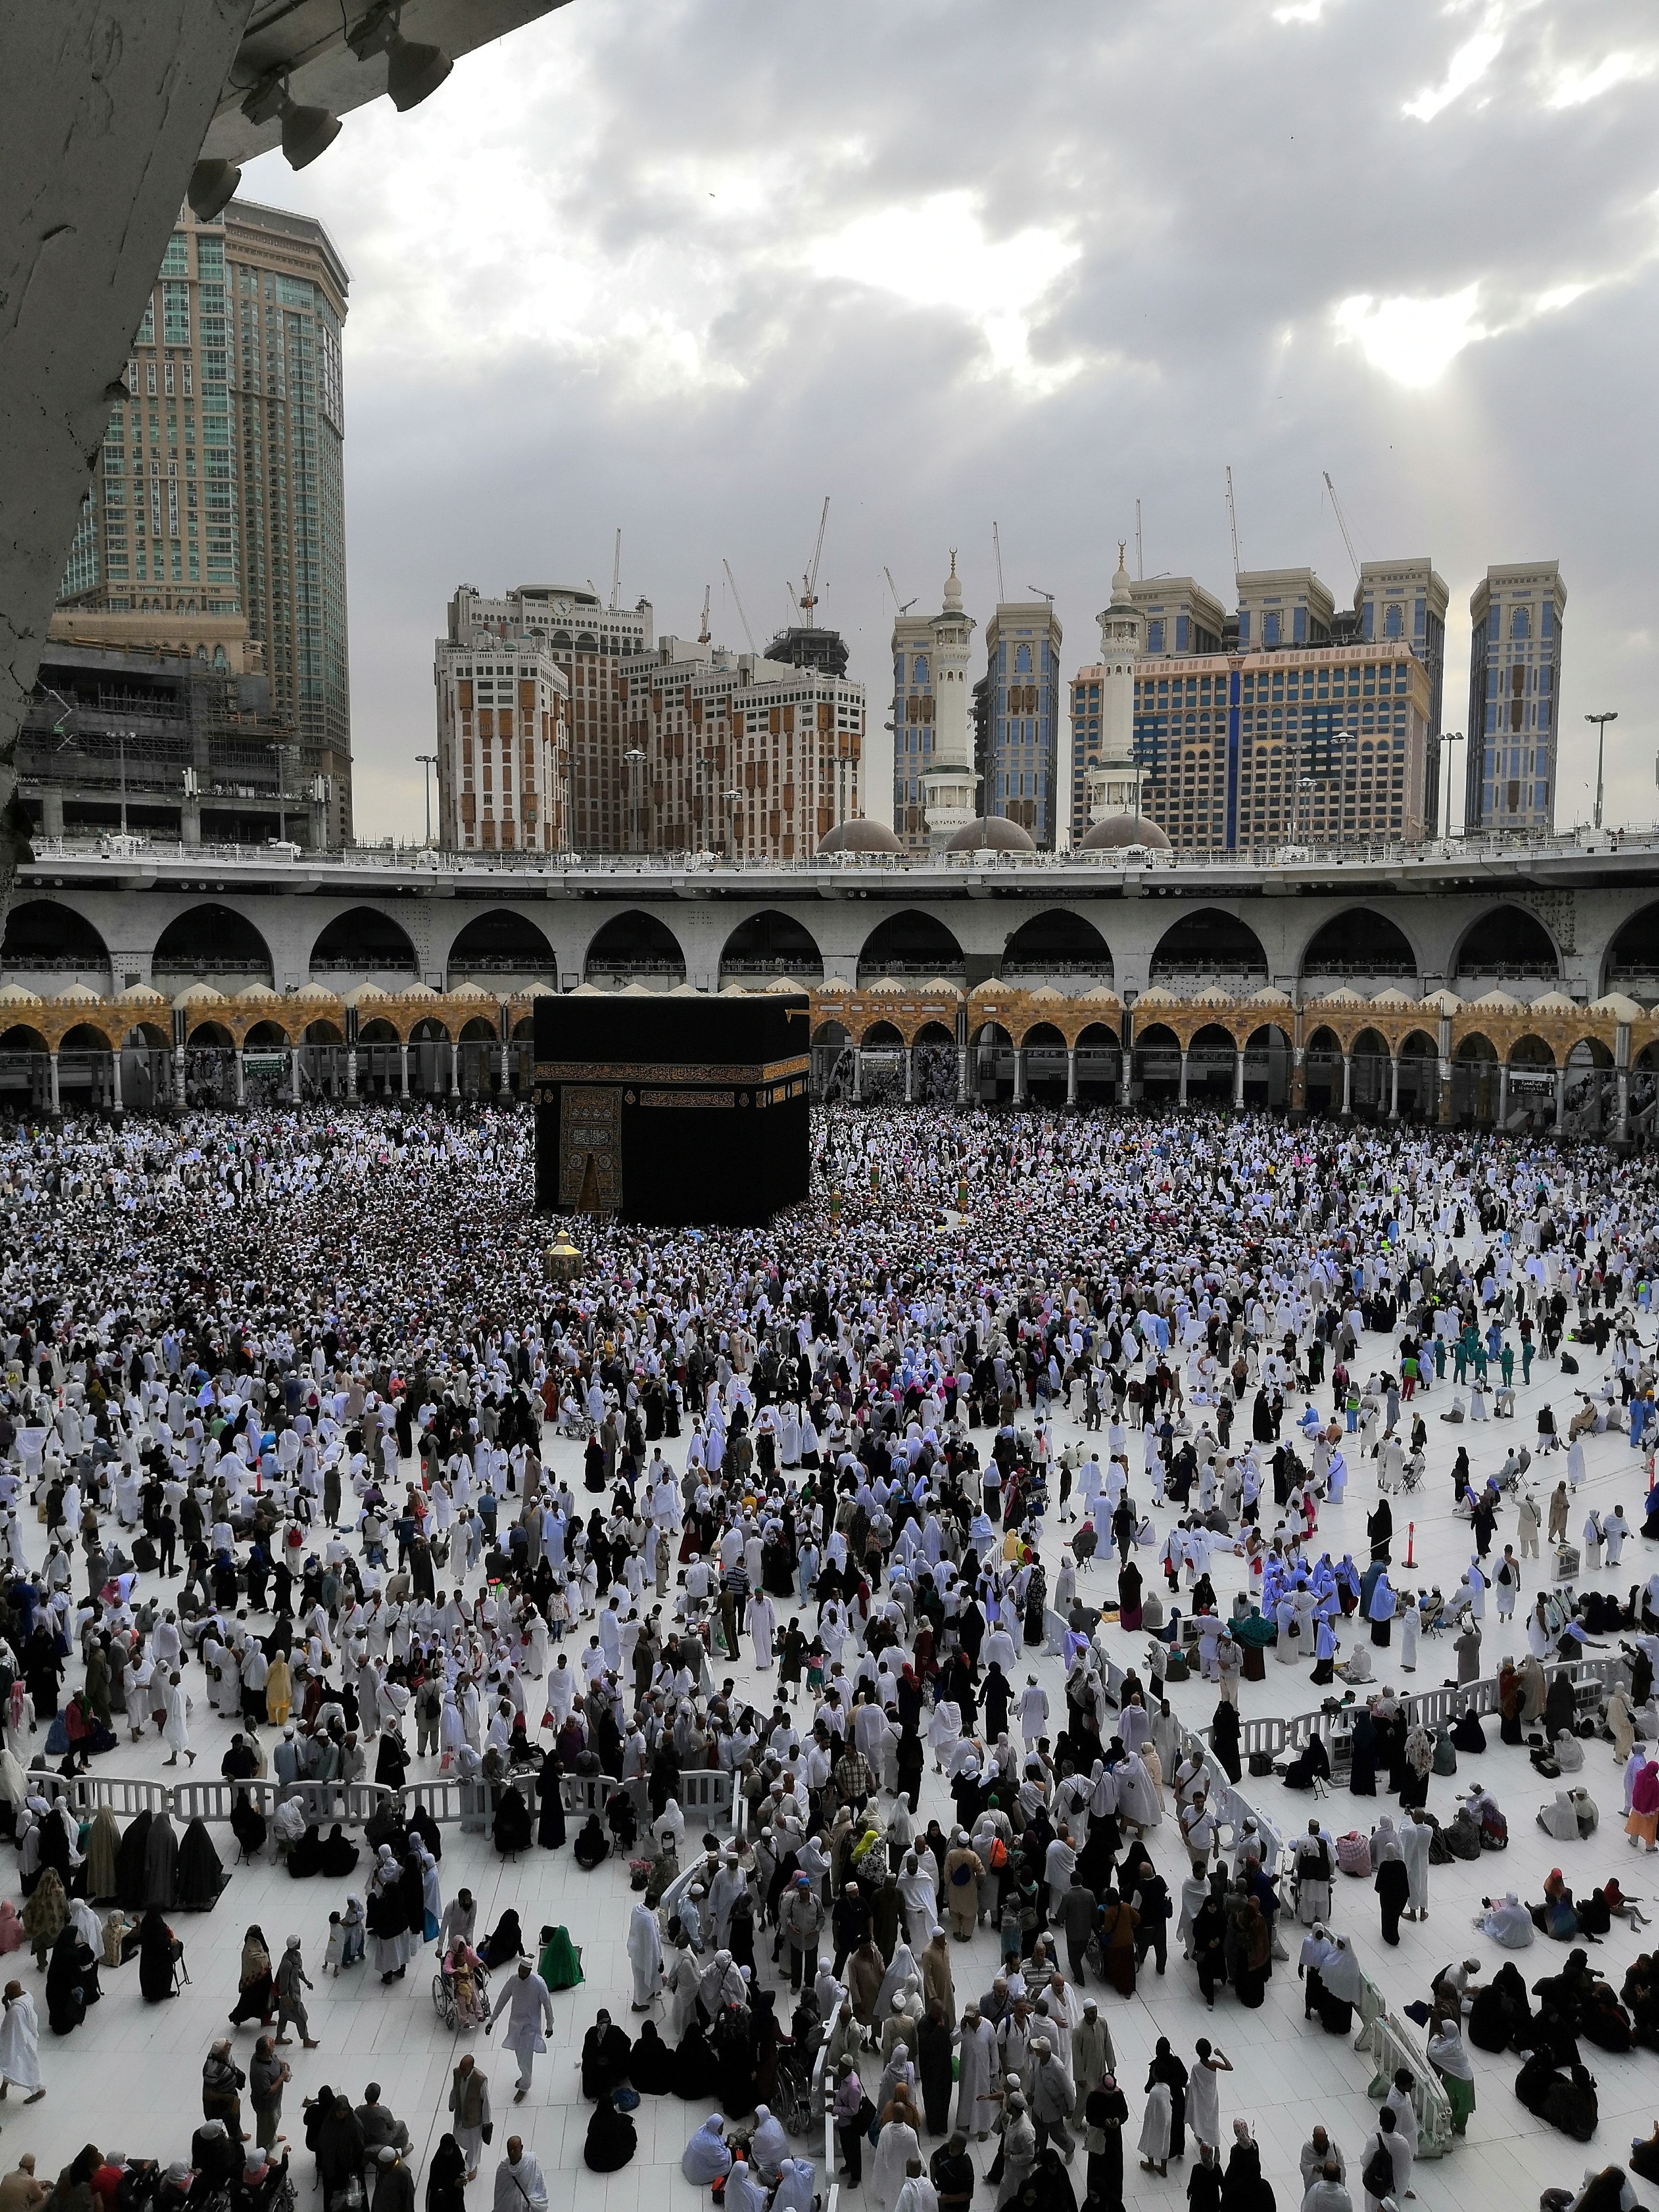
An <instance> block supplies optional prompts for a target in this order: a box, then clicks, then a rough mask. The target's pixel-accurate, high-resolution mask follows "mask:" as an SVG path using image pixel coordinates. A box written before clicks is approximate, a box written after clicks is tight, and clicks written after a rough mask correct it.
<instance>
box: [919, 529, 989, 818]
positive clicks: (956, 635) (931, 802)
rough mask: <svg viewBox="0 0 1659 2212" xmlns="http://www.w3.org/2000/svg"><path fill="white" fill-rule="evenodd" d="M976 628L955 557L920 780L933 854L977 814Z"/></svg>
mask: <svg viewBox="0 0 1659 2212" xmlns="http://www.w3.org/2000/svg"><path fill="white" fill-rule="evenodd" d="M974 628H975V625H974V622H973V619H972V617H970V616H969V615H965V614H964V613H963V611H962V586H961V584H960V583H959V582H958V581H957V556H956V555H955V553H954V552H952V554H951V573H950V574H949V576H947V577H946V579H945V605H944V607H943V609H942V610H941V611H940V612H939V613H938V614H936V615H935V616H934V617H933V623H932V629H933V757H932V759H931V761H930V763H929V765H928V768H927V773H926V774H925V775H924V776H923V777H922V795H923V797H924V798H925V799H926V801H927V842H928V843H929V845H930V846H932V847H933V850H934V851H935V852H939V851H941V850H943V848H945V846H946V845H948V844H949V843H950V842H951V838H952V837H954V836H956V834H957V830H958V829H964V828H966V826H967V824H968V823H970V822H971V821H973V820H974V818H975V816H976V815H977V814H978V812H979V805H978V793H979V777H978V776H977V775H975V771H974V741H973V736H972V732H971V730H970V726H969V714H968V650H969V643H970V641H971V640H972V638H973V635H974Z"/></svg>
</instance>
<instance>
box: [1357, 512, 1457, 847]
mask: <svg viewBox="0 0 1659 2212" xmlns="http://www.w3.org/2000/svg"><path fill="white" fill-rule="evenodd" d="M1446 605H1447V595H1446V586H1445V582H1444V580H1443V578H1441V577H1440V576H1438V575H1437V574H1435V567H1434V563H1433V562H1432V561H1431V560H1430V559H1429V558H1428V557H1427V556H1426V555H1425V556H1423V557H1422V558H1420V559H1416V560H1407V561H1362V562H1360V564H1359V581H1358V585H1357V586H1356V587H1355V590H1354V595H1353V610H1354V616H1355V619H1356V622H1357V624H1358V635H1359V638H1360V640H1361V641H1362V642H1364V644H1366V645H1370V644H1372V643H1374V642H1375V643H1379V644H1385V645H1391V644H1394V643H1395V642H1396V641H1401V640H1403V641H1405V642H1406V643H1407V644H1408V645H1409V646H1410V647H1411V649H1412V651H1413V653H1414V654H1415V656H1416V658H1417V659H1419V660H1420V661H1421V662H1422V664H1423V665H1424V667H1425V669H1426V670H1427V671H1428V678H1429V729H1428V744H1427V749H1426V751H1425V755H1424V765H1423V773H1424V789H1423V799H1424V806H1423V818H1424V822H1425V825H1426V829H1427V834H1428V835H1429V836H1435V834H1436V833H1437V830H1438V829H1439V827H1440V726H1441V725H1440V716H1441V709H1442V699H1443V691H1444V686H1445V672H1446Z"/></svg>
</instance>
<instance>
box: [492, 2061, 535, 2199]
mask: <svg viewBox="0 0 1659 2212" xmlns="http://www.w3.org/2000/svg"><path fill="white" fill-rule="evenodd" d="M519 2093H520V2096H522V2095H523V2094H524V2092H523V2091H522V2090H520V2092H519ZM493 2212H547V2184H546V2182H545V2181H544V2179H543V2178H542V2169H541V2166H540V2164H539V2162H538V2160H537V2158H536V2155H535V2154H534V2152H533V2151H527V2150H526V2148H525V2147H524V2142H523V2139H522V2138H521V2137H520V2136H508V2137H507V2156H506V2157H505V2158H504V2159H503V2160H501V2164H500V2165H499V2166H497V2167H496V2168H495V2203H494V2207H493Z"/></svg>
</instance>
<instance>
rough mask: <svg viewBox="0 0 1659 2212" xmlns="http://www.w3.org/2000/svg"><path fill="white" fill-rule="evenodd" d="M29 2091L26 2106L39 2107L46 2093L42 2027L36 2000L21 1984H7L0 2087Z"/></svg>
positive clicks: (1, 2027)
mask: <svg viewBox="0 0 1659 2212" xmlns="http://www.w3.org/2000/svg"><path fill="white" fill-rule="evenodd" d="M14 2083H15V2085H16V2087H18V2088H20V2089H27V2091H28V2095H27V2097H25V2098H24V2100H23V2102H24V2103H25V2104H26V2105H35V2104H39V2102H40V2100H41V2098H42V2097H44V2096H45V2095H46V2091H45V2090H44V2089H43V2088H42V2087H41V2086H40V2021H39V2019H38V2018H37V2016H36V2015H35V2010H34V1999H33V1997H32V1996H30V1995H29V1993H28V1991H27V1990H26V1989H25V1988H24V1987H23V1984H21V1982H8V1983H7V1984H6V2009H5V2014H4V2016H3V2018H0V2084H3V2086H4V2087H6V2088H8V2089H9V2088H10V2087H12V2086H13V2084H14Z"/></svg>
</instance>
